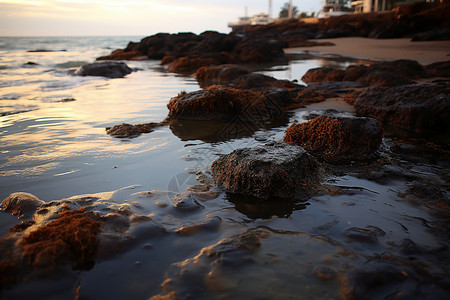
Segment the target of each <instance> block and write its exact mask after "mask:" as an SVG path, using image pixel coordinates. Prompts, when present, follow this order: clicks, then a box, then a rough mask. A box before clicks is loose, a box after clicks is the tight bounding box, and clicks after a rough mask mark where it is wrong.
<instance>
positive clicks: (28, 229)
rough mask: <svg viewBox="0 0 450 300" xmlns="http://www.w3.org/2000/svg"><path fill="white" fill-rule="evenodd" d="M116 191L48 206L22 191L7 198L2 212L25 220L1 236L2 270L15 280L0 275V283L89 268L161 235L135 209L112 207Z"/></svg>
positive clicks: (143, 215)
mask: <svg viewBox="0 0 450 300" xmlns="http://www.w3.org/2000/svg"><path fill="white" fill-rule="evenodd" d="M115 193H116V192H110V193H100V194H93V195H81V196H74V197H71V198H68V199H62V200H60V201H52V202H48V203H45V202H43V201H41V200H39V199H37V198H36V197H35V196H33V195H31V194H26V193H14V194H12V195H11V196H9V197H8V198H7V199H5V201H3V203H2V207H3V209H4V210H5V211H10V212H11V213H14V214H16V213H17V214H18V213H20V214H24V213H26V216H28V220H26V221H24V222H22V223H20V224H18V225H16V226H14V227H12V228H11V229H10V231H9V233H8V234H7V235H5V236H4V237H2V238H0V270H5V271H7V272H12V271H14V270H16V271H17V276H16V275H12V277H13V278H10V277H11V276H10V277H5V276H3V274H2V276H0V283H1V284H2V285H3V284H5V285H8V284H11V283H14V282H15V281H22V280H24V278H29V277H30V276H31V277H33V276H36V277H41V276H47V275H50V274H53V273H54V272H55V271H56V270H58V269H60V268H61V267H63V266H67V265H70V266H72V268H74V269H83V270H88V269H91V268H92V267H93V265H94V263H95V261H96V260H97V259H98V258H105V257H110V256H112V255H117V253H119V252H121V251H123V250H125V249H128V248H130V247H132V246H133V245H134V244H136V243H137V242H138V241H140V240H143V239H146V240H147V239H149V238H150V237H156V236H159V235H161V234H164V233H165V229H164V228H163V227H162V226H160V225H159V224H157V223H155V222H154V221H153V219H152V218H151V217H150V216H148V215H145V214H143V209H142V208H140V207H139V206H137V205H130V204H127V203H124V204H118V203H116V202H115V200H113V199H112V198H113V197H114V195H115ZM8 270H9V271H8ZM1 287H2V286H1V285H0V289H1Z"/></svg>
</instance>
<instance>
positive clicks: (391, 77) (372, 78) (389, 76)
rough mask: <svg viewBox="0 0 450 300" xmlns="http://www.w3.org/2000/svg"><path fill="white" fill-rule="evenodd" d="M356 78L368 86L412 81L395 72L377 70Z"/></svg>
mask: <svg viewBox="0 0 450 300" xmlns="http://www.w3.org/2000/svg"><path fill="white" fill-rule="evenodd" d="M358 80H359V81H361V82H363V83H365V84H367V85H369V86H398V85H406V84H411V83H413V82H412V81H410V80H408V79H405V78H403V77H400V76H398V75H396V74H393V73H390V72H387V71H378V70H377V71H371V72H368V73H367V74H366V75H364V76H363V77H361V78H358Z"/></svg>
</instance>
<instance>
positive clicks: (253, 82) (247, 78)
mask: <svg viewBox="0 0 450 300" xmlns="http://www.w3.org/2000/svg"><path fill="white" fill-rule="evenodd" d="M231 85H232V86H233V87H235V88H238V89H257V88H268V87H271V88H284V89H293V88H298V87H300V86H299V85H297V84H295V83H293V82H291V81H289V80H278V79H275V78H273V77H271V76H267V75H263V74H257V73H250V74H245V75H242V76H240V77H238V78H236V79H235V80H233V81H232V83H231Z"/></svg>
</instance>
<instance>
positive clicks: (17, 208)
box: [1, 192, 45, 218]
mask: <svg viewBox="0 0 450 300" xmlns="http://www.w3.org/2000/svg"><path fill="white" fill-rule="evenodd" d="M44 203H45V202H44V201H42V200H39V199H38V198H37V197H36V196H34V195H32V194H29V193H23V192H19V193H13V194H11V195H9V197H8V198H6V199H5V200H3V202H2V204H1V209H2V210H4V211H8V212H11V213H12V214H13V215H17V216H18V217H19V218H23V217H30V216H31V215H33V214H34V213H35V212H36V210H37V209H38V208H39V207H40V206H41V205H42V204H44Z"/></svg>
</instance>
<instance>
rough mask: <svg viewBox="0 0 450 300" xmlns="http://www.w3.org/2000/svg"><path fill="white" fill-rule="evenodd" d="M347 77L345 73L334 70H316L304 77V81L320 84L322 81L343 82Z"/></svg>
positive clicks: (311, 70) (309, 71)
mask: <svg viewBox="0 0 450 300" xmlns="http://www.w3.org/2000/svg"><path fill="white" fill-rule="evenodd" d="M344 76H345V71H343V70H336V69H333V68H328V67H327V68H314V69H309V70H308V72H306V73H305V75H303V77H302V81H303V82H306V83H309V82H320V81H342V80H343V79H344Z"/></svg>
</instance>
